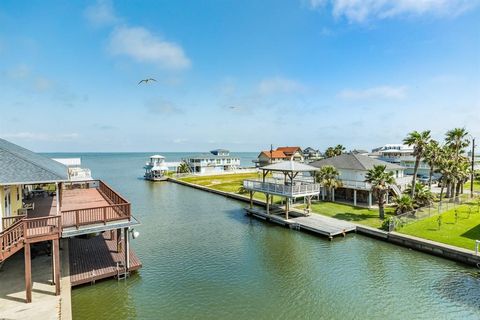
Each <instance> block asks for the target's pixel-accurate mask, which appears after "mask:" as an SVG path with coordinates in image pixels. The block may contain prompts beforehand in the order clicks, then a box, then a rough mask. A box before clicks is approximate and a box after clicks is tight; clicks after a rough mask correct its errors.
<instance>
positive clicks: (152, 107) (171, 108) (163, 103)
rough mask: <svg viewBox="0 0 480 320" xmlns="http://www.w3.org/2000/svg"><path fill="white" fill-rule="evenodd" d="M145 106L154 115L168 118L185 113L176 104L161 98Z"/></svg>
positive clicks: (150, 101)
mask: <svg viewBox="0 0 480 320" xmlns="http://www.w3.org/2000/svg"><path fill="white" fill-rule="evenodd" d="M145 105H146V107H147V111H148V112H150V113H153V114H160V115H165V116H167V115H175V114H182V113H183V110H182V109H180V108H179V107H177V106H176V105H175V104H174V103H172V102H170V101H167V100H163V99H161V98H157V99H152V100H149V101H148V102H147V103H146V104H145Z"/></svg>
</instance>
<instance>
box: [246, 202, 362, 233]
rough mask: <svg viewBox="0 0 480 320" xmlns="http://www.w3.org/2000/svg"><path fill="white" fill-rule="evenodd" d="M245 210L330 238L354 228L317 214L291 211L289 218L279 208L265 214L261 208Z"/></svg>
mask: <svg viewBox="0 0 480 320" xmlns="http://www.w3.org/2000/svg"><path fill="white" fill-rule="evenodd" d="M246 211H247V213H248V214H250V215H252V216H255V217H257V218H260V219H262V220H267V221H271V222H274V223H278V224H280V225H283V226H288V227H290V228H291V229H297V230H302V229H303V230H307V231H309V232H313V233H318V234H321V235H323V236H326V237H328V238H330V239H332V238H333V237H334V236H337V235H343V236H345V234H346V233H348V232H351V231H355V230H356V226H355V225H354V224H351V223H348V222H346V221H340V220H337V219H333V218H329V217H325V216H322V215H318V214H312V215H309V216H303V215H302V214H301V213H300V212H296V211H291V212H289V215H290V216H291V218H290V219H285V216H284V211H283V209H281V208H277V209H273V210H272V211H271V214H267V212H266V211H265V210H263V209H261V208H253V209H250V208H247V209H246Z"/></svg>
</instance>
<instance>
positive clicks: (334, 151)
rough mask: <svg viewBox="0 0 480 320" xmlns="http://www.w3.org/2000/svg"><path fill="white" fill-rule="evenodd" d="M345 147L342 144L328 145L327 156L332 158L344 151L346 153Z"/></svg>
mask: <svg viewBox="0 0 480 320" xmlns="http://www.w3.org/2000/svg"><path fill="white" fill-rule="evenodd" d="M344 151H345V147H344V146H342V145H341V144H337V145H336V146H335V147H328V148H327V150H325V158H332V157H335V156H339V155H341V154H342V153H344Z"/></svg>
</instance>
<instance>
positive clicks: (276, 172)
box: [243, 161, 320, 219]
mask: <svg viewBox="0 0 480 320" xmlns="http://www.w3.org/2000/svg"><path fill="white" fill-rule="evenodd" d="M260 169H261V170H262V180H244V181H243V187H244V188H245V189H246V190H248V191H249V194H250V209H252V208H253V195H254V193H255V192H261V193H263V194H265V197H266V211H267V215H268V214H270V206H271V205H272V204H273V196H279V197H282V198H285V200H286V201H285V218H286V219H288V211H289V210H290V202H291V200H292V199H296V198H304V199H305V200H306V203H307V209H308V210H309V209H310V206H311V201H312V197H313V196H316V195H318V194H319V193H320V184H318V183H315V178H314V173H315V171H318V170H320V169H318V168H316V167H313V166H310V165H307V164H304V163H300V162H295V161H282V162H278V163H274V164H270V165H268V166H264V167H261V168H260ZM268 174H272V176H273V177H274V179H268V180H267V176H268Z"/></svg>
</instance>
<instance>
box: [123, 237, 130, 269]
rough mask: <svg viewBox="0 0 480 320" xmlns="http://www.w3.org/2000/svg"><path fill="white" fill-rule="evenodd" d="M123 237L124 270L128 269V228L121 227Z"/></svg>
mask: <svg viewBox="0 0 480 320" xmlns="http://www.w3.org/2000/svg"><path fill="white" fill-rule="evenodd" d="M123 237H124V240H125V271H128V270H129V269H130V240H129V238H130V237H129V235H128V228H124V229H123Z"/></svg>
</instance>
